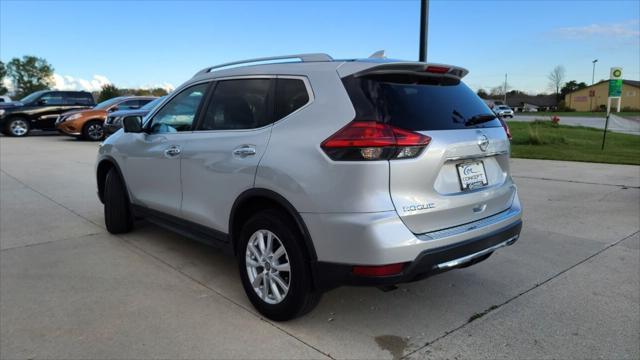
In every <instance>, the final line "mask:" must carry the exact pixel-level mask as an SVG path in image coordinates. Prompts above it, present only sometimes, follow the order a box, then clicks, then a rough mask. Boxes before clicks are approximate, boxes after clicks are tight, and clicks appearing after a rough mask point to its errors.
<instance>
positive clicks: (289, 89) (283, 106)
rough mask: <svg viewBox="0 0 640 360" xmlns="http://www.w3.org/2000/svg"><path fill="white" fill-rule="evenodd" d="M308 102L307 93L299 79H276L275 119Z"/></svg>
mask: <svg viewBox="0 0 640 360" xmlns="http://www.w3.org/2000/svg"><path fill="white" fill-rule="evenodd" d="M308 102H309V93H307V87H306V86H305V85H304V81H302V80H300V79H278V80H277V82H276V104H275V116H274V119H275V120H280V119H282V118H283V117H285V116H287V115H289V114H291V113H292V112H294V111H296V110H298V109H299V108H301V107H303V106H304V105H306V104H307V103H308Z"/></svg>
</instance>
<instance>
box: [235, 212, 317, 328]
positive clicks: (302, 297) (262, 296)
mask: <svg viewBox="0 0 640 360" xmlns="http://www.w3.org/2000/svg"><path fill="white" fill-rule="evenodd" d="M301 244H302V239H301V238H300V235H299V234H298V232H297V231H295V227H294V224H293V223H292V222H291V221H290V220H289V219H288V217H287V216H285V215H284V214H282V213H281V212H279V211H276V210H265V211H262V212H260V213H258V214H256V215H254V216H253V217H252V218H251V219H249V221H247V222H246V223H245V225H244V227H243V229H242V233H241V238H240V244H239V251H238V257H239V261H238V265H239V268H240V277H241V278H242V285H243V287H244V290H245V292H246V294H247V296H248V297H249V300H250V301H251V303H252V304H253V306H254V307H255V308H256V309H257V310H258V311H259V312H260V313H261V314H263V315H264V316H266V317H267V318H269V319H271V320H275V321H285V320H290V319H293V318H295V317H297V316H301V315H303V314H305V313H307V312H309V311H311V310H312V309H313V308H314V307H315V306H316V305H317V304H318V302H319V301H320V298H321V296H322V293H321V292H319V291H316V290H314V289H313V287H312V285H311V284H312V279H311V271H310V268H309V264H308V262H307V261H306V259H305V256H304V250H303V247H302V245H301Z"/></svg>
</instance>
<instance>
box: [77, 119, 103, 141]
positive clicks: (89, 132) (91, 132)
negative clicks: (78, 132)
mask: <svg viewBox="0 0 640 360" xmlns="http://www.w3.org/2000/svg"><path fill="white" fill-rule="evenodd" d="M82 137H83V138H84V139H86V140H92V141H99V140H102V139H103V138H104V127H103V123H102V121H100V120H91V121H89V122H87V123H86V124H85V125H84V127H82Z"/></svg>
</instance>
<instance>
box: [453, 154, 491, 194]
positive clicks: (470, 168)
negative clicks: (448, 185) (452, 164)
mask: <svg viewBox="0 0 640 360" xmlns="http://www.w3.org/2000/svg"><path fill="white" fill-rule="evenodd" d="M457 167H458V176H459V177H460V187H461V188H462V190H474V189H477V188H481V187H483V186H487V184H489V182H488V181H487V174H486V172H485V171H484V164H483V163H482V161H475V162H466V163H462V164H458V165H457Z"/></svg>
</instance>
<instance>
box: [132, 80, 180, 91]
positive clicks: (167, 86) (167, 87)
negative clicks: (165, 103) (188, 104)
mask: <svg viewBox="0 0 640 360" xmlns="http://www.w3.org/2000/svg"><path fill="white" fill-rule="evenodd" d="M157 88H161V89H164V90H165V91H166V92H168V93H170V92H172V91H173V90H175V89H176V87H175V86H173V84H171V83H168V82H164V83H162V84H154V85H142V86H140V89H157Z"/></svg>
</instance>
